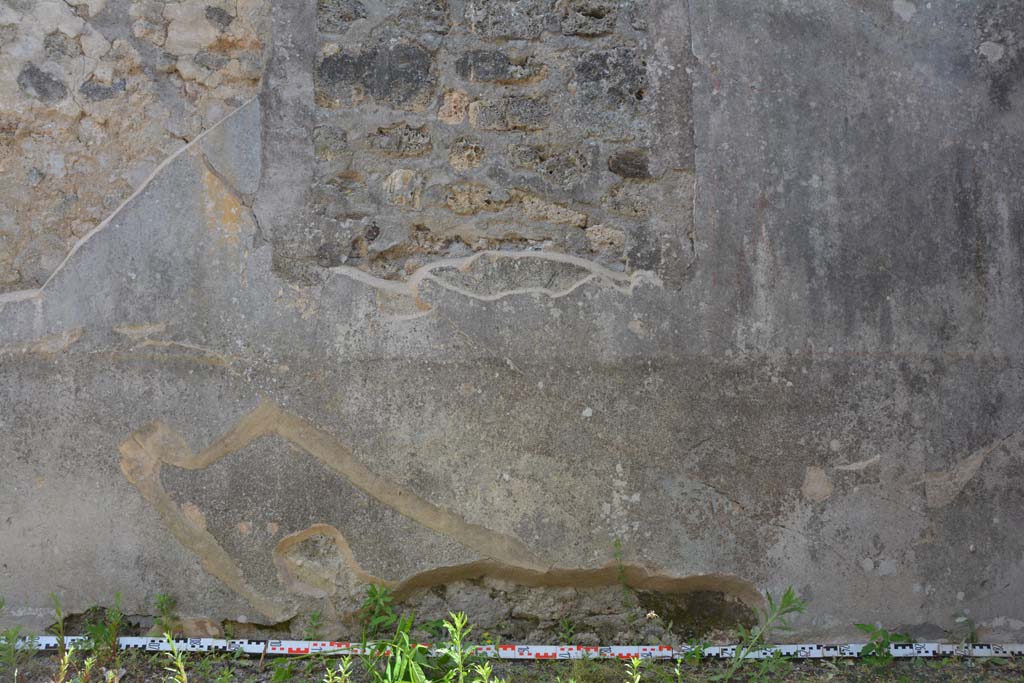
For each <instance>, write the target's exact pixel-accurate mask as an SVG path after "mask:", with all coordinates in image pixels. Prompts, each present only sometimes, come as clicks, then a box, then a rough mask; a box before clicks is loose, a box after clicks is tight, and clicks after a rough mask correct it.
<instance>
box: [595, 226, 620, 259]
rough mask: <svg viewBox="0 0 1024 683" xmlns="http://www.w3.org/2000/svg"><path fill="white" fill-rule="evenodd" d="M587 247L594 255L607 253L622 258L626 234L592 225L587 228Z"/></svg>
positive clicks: (606, 227)
mask: <svg viewBox="0 0 1024 683" xmlns="http://www.w3.org/2000/svg"><path fill="white" fill-rule="evenodd" d="M586 235H587V245H588V246H589V247H590V250H591V251H593V252H596V253H608V254H611V255H614V256H617V257H621V256H622V250H623V248H624V247H625V246H626V233H625V232H623V231H622V230H617V229H615V228H610V227H608V226H606V225H592V226H590V227H589V228H587V232H586Z"/></svg>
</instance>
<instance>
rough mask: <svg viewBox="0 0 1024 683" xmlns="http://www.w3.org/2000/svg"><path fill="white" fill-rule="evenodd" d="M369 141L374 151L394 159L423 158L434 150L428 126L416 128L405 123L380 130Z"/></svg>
mask: <svg viewBox="0 0 1024 683" xmlns="http://www.w3.org/2000/svg"><path fill="white" fill-rule="evenodd" d="M368 141H369V143H370V148H371V149H372V150H374V151H377V152H380V153H382V154H386V155H388V156H393V157H418V156H423V155H424V154H427V153H428V152H430V150H431V148H432V145H431V142H430V132H429V131H428V130H427V127H426V126H419V127H418V128H414V127H412V126H410V125H409V124H407V123H405V122H402V123H396V124H394V125H393V126H387V127H384V128H378V129H377V130H376V132H374V133H371V134H370V136H369V138H368Z"/></svg>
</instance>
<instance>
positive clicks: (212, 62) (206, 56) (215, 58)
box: [192, 50, 228, 71]
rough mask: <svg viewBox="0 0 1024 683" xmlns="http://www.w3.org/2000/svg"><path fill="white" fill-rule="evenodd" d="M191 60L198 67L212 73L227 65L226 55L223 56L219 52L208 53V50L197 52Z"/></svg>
mask: <svg viewBox="0 0 1024 683" xmlns="http://www.w3.org/2000/svg"><path fill="white" fill-rule="evenodd" d="M192 60H193V61H194V62H195V63H196V64H198V65H199V66H202V67H205V68H207V69H210V70H212V71H216V70H217V69H223V68H224V67H225V66H226V65H227V63H228V58H227V55H223V54H221V53H219V52H210V51H208V50H203V51H201V52H197V53H196V55H195V57H193V58H192Z"/></svg>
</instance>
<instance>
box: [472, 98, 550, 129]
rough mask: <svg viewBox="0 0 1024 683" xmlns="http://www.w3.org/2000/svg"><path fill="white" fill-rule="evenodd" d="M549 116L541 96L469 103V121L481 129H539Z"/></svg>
mask: <svg viewBox="0 0 1024 683" xmlns="http://www.w3.org/2000/svg"><path fill="white" fill-rule="evenodd" d="M550 116H551V109H550V107H549V105H548V101H547V100H546V99H544V98H541V97H515V96H514V97H502V98H499V99H486V100H477V101H475V102H473V103H472V104H470V105H469V122H470V124H471V125H472V126H473V127H474V128H480V129H482V130H540V129H542V128H544V126H545V125H546V124H547V121H548V118H549V117H550Z"/></svg>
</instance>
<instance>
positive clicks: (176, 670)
mask: <svg viewBox="0 0 1024 683" xmlns="http://www.w3.org/2000/svg"><path fill="white" fill-rule="evenodd" d="M164 640H166V641H167V645H168V646H169V647H170V648H171V650H170V652H166V653H164V654H166V655H167V659H168V661H169V662H170V666H166V667H164V671H168V672H170V674H171V675H170V676H168V677H167V678H168V680H169V681H171V683H188V674H187V673H186V672H185V653H184V652H183V651H181V650H179V649H178V646H177V645H175V644H174V638H173V637H172V636H171V634H170V633H169V632H168V633H164Z"/></svg>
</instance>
